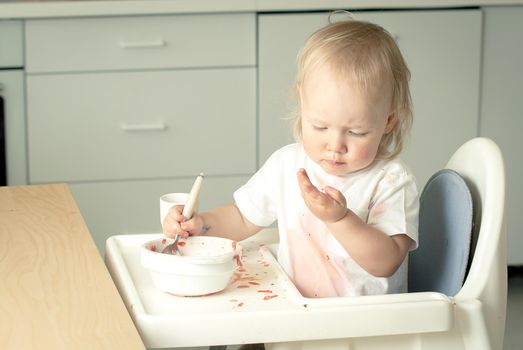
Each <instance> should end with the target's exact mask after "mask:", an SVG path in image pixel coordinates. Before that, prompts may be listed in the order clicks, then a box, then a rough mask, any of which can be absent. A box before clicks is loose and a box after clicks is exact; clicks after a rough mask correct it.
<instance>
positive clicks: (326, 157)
mask: <svg viewBox="0 0 523 350" xmlns="http://www.w3.org/2000/svg"><path fill="white" fill-rule="evenodd" d="M409 78H410V73H409V70H408V68H407V66H406V63H405V61H404V59H403V57H402V55H401V52H400V50H399V48H398V47H397V45H396V43H395V41H394V39H393V38H392V37H391V35H390V34H389V33H388V32H387V31H385V30H384V29H383V28H381V27H379V26H377V25H374V24H371V23H366V22H361V21H356V20H347V21H343V22H336V23H332V24H329V25H327V26H326V27H324V28H322V29H320V30H318V31H317V32H315V33H314V34H313V35H312V36H311V37H310V38H309V39H308V40H307V42H306V43H305V46H304V47H303V48H302V50H301V52H300V55H299V61H298V74H297V79H296V92H297V97H298V103H297V110H296V113H295V117H294V132H295V137H296V140H297V143H294V144H290V145H287V146H285V147H283V148H281V149H279V150H277V151H276V152H275V153H274V154H273V155H272V156H271V157H270V158H269V159H268V160H267V162H266V163H265V164H264V165H263V167H262V168H261V169H260V170H259V171H258V172H257V173H256V174H254V176H253V177H252V178H251V179H250V180H249V181H248V182H247V183H246V184H245V185H243V186H242V187H241V188H239V189H238V190H237V191H236V192H235V193H234V199H235V204H230V205H225V206H222V207H218V208H214V209H211V210H209V211H206V212H201V213H196V214H195V215H194V216H193V217H192V218H191V219H190V220H186V219H185V218H184V217H183V216H182V214H181V209H182V208H181V207H173V208H172V209H171V211H170V212H169V214H168V215H167V217H166V218H165V220H164V223H163V224H164V226H163V227H164V233H165V235H166V236H169V237H174V236H175V235H177V234H179V235H182V236H183V237H187V236H188V235H212V236H221V237H226V238H230V239H234V240H242V239H245V238H247V237H249V236H251V235H253V234H255V233H257V232H258V231H260V230H261V229H262V228H263V227H266V226H269V225H271V224H272V223H273V222H274V221H275V220H278V230H279V236H280V244H279V249H278V261H279V262H280V264H281V265H282V267H283V268H284V270H285V271H286V272H287V274H288V275H289V277H290V278H291V279H292V281H293V282H294V284H295V285H296V287H297V288H298V289H299V291H300V292H301V293H302V295H303V296H305V297H335V296H355V295H371V294H384V293H397V292H404V291H406V285H407V280H406V279H407V271H406V256H407V253H408V252H409V250H412V249H415V248H416V247H417V237H418V231H417V229H418V209H419V204H418V192H417V189H416V184H415V181H414V178H413V176H412V174H411V173H410V171H409V169H408V168H407V167H406V165H405V164H404V163H403V162H402V161H401V160H399V159H397V158H396V156H397V155H398V154H399V153H400V151H401V149H402V146H403V141H404V138H405V137H406V134H407V133H408V131H409V129H410V126H411V124H412V112H411V99H410V92H409Z"/></svg>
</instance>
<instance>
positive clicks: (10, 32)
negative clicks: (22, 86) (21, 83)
mask: <svg viewBox="0 0 523 350" xmlns="http://www.w3.org/2000/svg"><path fill="white" fill-rule="evenodd" d="M22 42H23V35H22V21H12V20H0V67H21V66H23V64H24V63H23V54H22V52H23V51H22V47H23V45H22Z"/></svg>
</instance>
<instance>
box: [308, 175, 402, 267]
mask: <svg viewBox="0 0 523 350" xmlns="http://www.w3.org/2000/svg"><path fill="white" fill-rule="evenodd" d="M298 183H299V185H300V189H301V193H302V196H303V199H304V201H305V203H306V205H307V207H308V208H309V209H310V210H311V212H312V213H313V214H314V215H316V217H318V218H319V219H320V220H322V221H323V222H325V225H327V227H328V229H329V231H330V232H332V234H333V235H334V236H335V237H336V239H337V240H338V242H340V244H341V245H342V246H343V248H345V250H346V251H347V252H348V253H349V255H350V256H351V257H352V258H353V259H354V260H355V261H356V262H357V263H358V264H359V265H360V266H361V267H362V268H363V269H365V271H367V272H368V273H370V274H372V275H374V276H378V277H388V276H391V275H392V274H393V273H394V272H395V271H396V270H397V269H398V267H399V266H400V265H401V263H402V262H403V260H405V257H406V255H407V252H408V250H409V247H410V245H411V243H412V239H411V238H410V237H408V236H407V235H406V234H403V233H398V234H397V235H393V236H389V235H387V234H385V233H383V232H382V231H380V230H378V229H376V228H374V227H372V226H370V225H368V224H367V223H365V222H364V221H363V220H361V219H360V218H359V217H358V216H357V215H356V214H355V213H354V212H352V211H351V210H349V209H348V208H347V202H346V200H345V197H344V196H343V194H342V193H341V192H339V191H338V190H336V189H334V188H332V187H327V188H325V192H321V191H319V190H318V189H317V188H316V187H314V185H313V184H312V183H311V182H310V180H309V177H308V176H307V173H306V172H305V170H304V169H300V171H298Z"/></svg>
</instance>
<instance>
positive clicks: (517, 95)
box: [480, 6, 523, 265]
mask: <svg viewBox="0 0 523 350" xmlns="http://www.w3.org/2000/svg"><path fill="white" fill-rule="evenodd" d="M484 11H485V23H484V44H483V45H484V46H483V71H482V88H481V114H480V121H481V122H480V134H481V135H482V136H487V137H490V138H492V139H493V140H494V141H496V143H497V144H498V145H499V146H500V148H501V150H502V152H503V156H504V159H505V171H506V181H507V182H506V188H507V191H506V205H505V208H506V214H507V232H508V264H509V265H522V264H523V252H522V249H521V248H522V247H523V217H522V215H521V213H520V212H519V211H520V209H521V206H520V200H521V198H523V185H522V183H521V179H522V178H523V165H522V162H521V149H523V141H522V139H521V132H522V131H523V99H522V98H521V90H522V89H521V86H522V82H523V66H522V65H521V64H522V62H523V46H521V42H522V40H523V7H521V6H519V7H499V8H497V7H491V8H490V7H489V8H486V9H485V10H484Z"/></svg>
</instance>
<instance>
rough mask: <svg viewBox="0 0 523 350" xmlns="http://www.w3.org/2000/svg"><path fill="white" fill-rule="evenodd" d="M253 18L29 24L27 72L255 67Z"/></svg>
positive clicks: (186, 17)
mask: <svg viewBox="0 0 523 350" xmlns="http://www.w3.org/2000/svg"><path fill="white" fill-rule="evenodd" d="M255 35H256V33H255V16H254V14H219V15H215V14H214V15H177V16H148V17H125V18H124V17H106V18H87V19H78V18H75V19H39V20H28V21H27V22H26V50H27V64H26V69H27V71H28V72H57V71H86V70H125V69H146V68H187V67H206V66H207V67H224V66H245V65H255V61H256V59H255V43H256V36H255Z"/></svg>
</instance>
